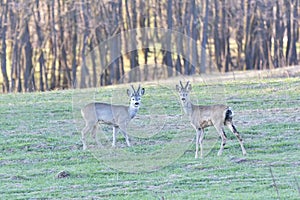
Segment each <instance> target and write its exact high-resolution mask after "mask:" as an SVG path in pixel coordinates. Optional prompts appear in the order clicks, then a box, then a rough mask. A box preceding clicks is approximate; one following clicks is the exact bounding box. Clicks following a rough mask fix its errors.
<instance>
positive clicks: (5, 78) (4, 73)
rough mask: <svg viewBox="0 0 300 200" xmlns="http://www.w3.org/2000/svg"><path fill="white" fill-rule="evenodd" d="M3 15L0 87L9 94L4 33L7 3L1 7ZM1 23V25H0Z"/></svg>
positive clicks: (0, 27)
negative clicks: (0, 77)
mask: <svg viewBox="0 0 300 200" xmlns="http://www.w3.org/2000/svg"><path fill="white" fill-rule="evenodd" d="M2 9H3V13H2V15H1V16H0V17H1V18H0V30H2V33H1V38H2V40H1V46H2V48H1V54H0V56H1V71H2V76H3V85H2V91H3V92H9V91H10V89H9V79H8V75H7V70H6V31H7V15H8V2H7V3H6V5H5V6H3V7H2ZM2 22H3V23H2Z"/></svg>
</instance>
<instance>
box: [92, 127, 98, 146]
mask: <svg viewBox="0 0 300 200" xmlns="http://www.w3.org/2000/svg"><path fill="white" fill-rule="evenodd" d="M97 129H98V125H97V124H96V125H95V126H94V127H93V129H92V137H93V138H94V140H95V141H96V143H97V145H98V146H100V142H99V140H98V137H97Z"/></svg>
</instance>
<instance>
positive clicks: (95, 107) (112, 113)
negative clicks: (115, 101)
mask: <svg viewBox="0 0 300 200" xmlns="http://www.w3.org/2000/svg"><path fill="white" fill-rule="evenodd" d="M131 87H132V90H129V89H127V94H128V96H129V97H130V104H129V106H124V105H112V104H108V103H100V102H96V103H90V104H87V105H86V106H85V107H84V108H82V109H81V114H82V116H83V118H84V120H85V123H86V125H85V127H84V128H83V129H82V131H81V134H82V143H83V150H85V149H86V148H87V145H86V140H85V136H86V134H87V133H89V132H92V136H93V138H94V139H95V140H96V142H97V144H98V145H99V143H98V141H97V139H96V131H97V126H98V123H103V124H108V125H111V126H112V127H113V142H112V146H113V147H114V146H115V145H116V134H117V132H118V130H120V131H121V132H122V133H123V135H124V137H125V140H126V143H127V146H130V142H129V138H128V135H127V133H126V128H127V125H128V123H129V122H130V120H131V119H132V118H134V117H135V115H136V114H137V112H138V110H139V107H140V104H141V96H143V95H144V93H145V89H144V88H141V86H140V85H139V87H138V89H137V90H135V89H134V87H133V86H131Z"/></svg>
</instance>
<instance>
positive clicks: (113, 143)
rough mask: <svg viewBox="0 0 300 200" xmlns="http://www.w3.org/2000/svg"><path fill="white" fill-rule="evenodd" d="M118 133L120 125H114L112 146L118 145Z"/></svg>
mask: <svg viewBox="0 0 300 200" xmlns="http://www.w3.org/2000/svg"><path fill="white" fill-rule="evenodd" d="M117 133H118V127H116V126H114V127H113V142H112V146H113V147H115V146H116V137H117Z"/></svg>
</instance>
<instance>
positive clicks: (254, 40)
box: [0, 0, 300, 93]
mask: <svg viewBox="0 0 300 200" xmlns="http://www.w3.org/2000/svg"><path fill="white" fill-rule="evenodd" d="M299 1H300V0H227V1H220V0H17V1H15V0H1V5H0V48H1V50H0V61H1V76H0V84H1V92H2V93H10V92H34V91H48V90H55V89H69V88H87V87H100V86H105V85H111V84H120V83H126V82H135V81H151V80H155V79H158V78H168V77H172V76H177V75H179V74H183V75H195V74H204V73H211V72H220V73H225V72H232V71H246V70H266V69H274V68H282V67H285V66H291V65H297V64H299V56H300V51H299V49H300V39H299V31H300V29H299V21H300V18H299V11H300V5H299V3H300V2H299ZM128 74H129V75H128Z"/></svg>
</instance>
